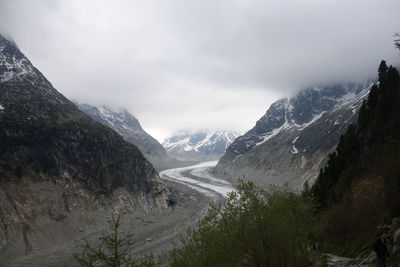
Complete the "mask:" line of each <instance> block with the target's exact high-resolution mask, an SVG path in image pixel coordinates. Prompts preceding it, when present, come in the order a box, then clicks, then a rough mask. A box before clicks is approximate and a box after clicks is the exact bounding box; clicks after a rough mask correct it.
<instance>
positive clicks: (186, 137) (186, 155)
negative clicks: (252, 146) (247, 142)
mask: <svg viewBox="0 0 400 267" xmlns="http://www.w3.org/2000/svg"><path fill="white" fill-rule="evenodd" d="M237 136H238V134H237V133H234V132H230V131H217V132H214V133H204V132H199V133H194V134H179V135H175V136H172V137H169V138H167V139H166V140H165V141H164V143H163V146H164V147H165V149H166V150H167V152H168V154H170V155H171V156H173V157H176V158H178V159H181V160H195V161H203V160H216V159H219V158H220V157H221V156H222V155H223V154H224V153H225V150H226V149H227V147H228V146H229V145H230V144H231V143H232V142H233V141H234V140H235V139H236V137H237Z"/></svg>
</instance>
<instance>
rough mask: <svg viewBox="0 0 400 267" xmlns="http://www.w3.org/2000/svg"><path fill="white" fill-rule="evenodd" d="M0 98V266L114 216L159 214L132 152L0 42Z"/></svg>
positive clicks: (161, 199)
mask: <svg viewBox="0 0 400 267" xmlns="http://www.w3.org/2000/svg"><path fill="white" fill-rule="evenodd" d="M0 91H1V94H0V125H1V127H0V200H1V206H0V221H1V227H0V238H1V240H2V242H1V245H0V258H1V262H3V263H4V262H5V261H6V260H9V259H13V258H14V257H19V256H25V255H29V254H31V253H32V252H33V251H38V250H39V251H40V250H42V251H43V250H45V249H49V248H55V247H57V246H58V245H64V246H65V243H68V244H69V242H71V241H73V240H74V239H76V238H78V237H82V236H83V235H85V234H87V233H88V232H90V231H95V230H96V229H97V230H98V229H100V228H99V227H102V224H104V222H105V221H106V218H107V215H106V214H110V213H111V212H113V211H115V210H119V211H121V212H125V213H129V212H132V211H134V210H136V209H143V210H148V211H150V210H157V209H160V208H164V207H166V198H167V195H166V194H167V190H166V188H165V186H164V185H163V184H162V183H161V182H160V181H159V177H158V174H157V172H156V171H155V169H154V168H153V166H152V165H151V163H150V162H149V161H147V160H146V159H145V158H144V157H143V155H142V153H141V152H140V151H139V149H137V148H136V147H135V146H134V145H132V144H130V143H128V142H126V141H124V140H123V138H122V137H121V136H119V135H118V134H117V133H116V132H114V131H113V130H111V129H110V128H108V127H106V126H103V125H102V124H100V123H98V122H95V121H94V120H93V119H91V118H90V117H89V116H87V115H85V114H84V113H83V112H81V111H80V110H79V109H78V108H77V107H76V106H75V105H74V104H73V103H72V102H70V101H69V100H68V99H67V98H65V97H64V96H63V95H62V94H61V93H59V92H58V91H57V90H56V89H54V87H53V86H52V85H51V83H50V82H49V81H48V80H47V79H46V78H45V77H44V76H43V75H42V74H41V73H40V71H39V70H38V69H36V68H35V67H34V66H33V65H32V64H31V62H30V61H29V60H28V59H27V58H26V57H25V56H24V55H23V54H22V52H21V51H20V50H19V48H18V47H17V46H16V45H15V43H13V42H11V41H8V40H7V39H6V38H4V37H2V36H1V35H0ZM79 229H81V230H79ZM68 249H71V248H67V250H66V251H65V253H67V254H70V253H71V252H70V250H68ZM69 257H71V255H69Z"/></svg>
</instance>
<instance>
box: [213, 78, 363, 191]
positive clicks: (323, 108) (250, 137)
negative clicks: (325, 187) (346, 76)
mask: <svg viewBox="0 0 400 267" xmlns="http://www.w3.org/2000/svg"><path fill="white" fill-rule="evenodd" d="M369 86H370V83H369V82H368V83H366V84H346V85H338V86H329V87H324V88H311V89H307V90H304V91H302V92H301V93H299V94H298V95H297V96H295V97H292V98H286V99H281V100H278V101H277V102H275V103H273V104H272V105H271V107H270V108H269V109H268V111H267V112H266V114H265V115H264V116H263V117H262V118H261V119H259V120H258V121H257V123H256V125H255V127H254V128H253V129H251V130H250V131H248V132H247V133H246V134H245V135H243V136H240V137H238V138H237V139H236V140H235V141H234V142H233V143H232V145H231V146H229V147H228V149H227V151H226V153H225V154H224V156H223V157H222V158H221V159H220V161H219V162H218V165H217V167H216V169H215V172H216V173H217V174H219V175H222V176H225V177H227V178H230V179H232V180H237V179H245V180H247V179H250V180H253V181H255V182H256V183H258V184H260V185H263V186H265V185H269V184H276V185H283V184H288V185H290V186H292V187H294V188H301V187H302V186H303V183H304V182H305V181H309V182H310V183H313V182H314V180H315V178H316V177H317V175H318V172H319V170H320V168H321V167H322V166H323V163H324V162H325V160H326V157H327V155H328V154H329V153H330V152H331V151H332V150H333V149H334V148H335V146H336V144H337V142H338V140H339V137H340V135H341V134H342V133H343V132H344V131H345V130H346V128H347V125H348V124H350V123H352V122H354V121H355V120H356V117H357V112H358V108H359V107H360V105H361V103H362V100H363V99H364V98H365V97H366V95H367V93H368V90H369Z"/></svg>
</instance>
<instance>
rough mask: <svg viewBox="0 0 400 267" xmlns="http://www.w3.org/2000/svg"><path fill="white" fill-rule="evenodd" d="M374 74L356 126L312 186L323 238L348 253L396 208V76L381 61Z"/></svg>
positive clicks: (399, 143)
mask: <svg viewBox="0 0 400 267" xmlns="http://www.w3.org/2000/svg"><path fill="white" fill-rule="evenodd" d="M378 75H379V84H376V85H374V86H372V88H371V91H370V94H369V96H368V99H367V100H366V101H364V102H363V104H362V106H361V108H360V111H359V116H358V121H357V124H356V125H350V126H349V127H348V129H347V131H346V133H345V134H343V135H342V137H341V138H340V141H339V144H338V146H337V148H336V151H335V152H333V153H332V154H331V155H330V156H329V158H328V162H327V165H326V166H325V167H324V168H323V169H322V170H321V172H320V175H319V177H318V179H317V181H316V183H315V184H314V186H313V188H312V189H311V193H312V195H313V196H314V198H315V200H316V201H317V203H318V205H319V208H320V211H322V212H323V217H324V218H325V219H324V221H325V226H324V231H322V236H323V237H324V238H325V240H328V241H329V242H331V243H332V244H333V245H340V247H342V248H346V249H347V251H357V249H359V248H361V247H362V246H363V245H365V244H367V243H368V242H370V240H369V239H370V237H371V236H372V237H373V236H374V234H375V233H374V232H375V230H376V226H377V225H378V224H380V223H383V222H384V221H385V220H388V219H389V218H390V217H392V216H398V214H399V212H400V197H399V194H398V192H399V191H400V152H399V151H400V116H399V114H400V76H399V73H398V71H397V70H396V68H394V67H392V66H389V67H388V66H387V65H386V62H385V61H382V62H381V64H380V65H379V69H378Z"/></svg>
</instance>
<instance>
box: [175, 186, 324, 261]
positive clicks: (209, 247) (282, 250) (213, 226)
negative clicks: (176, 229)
mask: <svg viewBox="0 0 400 267" xmlns="http://www.w3.org/2000/svg"><path fill="white" fill-rule="evenodd" d="M315 225H316V223H315V218H314V216H313V208H312V205H311V203H310V201H309V200H308V199H307V198H306V197H304V196H301V195H297V194H295V193H293V192H290V191H289V190H278V189H277V188H272V189H271V190H270V191H268V192H267V191H266V190H263V189H260V188H257V187H255V186H254V185H253V184H252V183H251V182H247V183H242V184H240V185H239V186H238V188H237V192H232V193H231V194H230V195H229V196H228V199H227V203H226V204H225V206H224V207H223V208H217V207H215V206H211V207H210V209H209V211H208V214H207V215H206V216H205V217H204V218H203V219H202V220H201V221H200V224H199V227H198V228H197V229H194V230H190V231H189V233H188V235H187V236H183V237H182V239H181V242H182V246H180V247H177V248H175V249H174V250H173V251H172V253H171V266H305V265H308V264H309V263H310V262H309V261H310V254H309V253H310V252H309V249H308V244H309V243H310V237H311V236H312V234H313V232H314V227H315Z"/></svg>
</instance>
